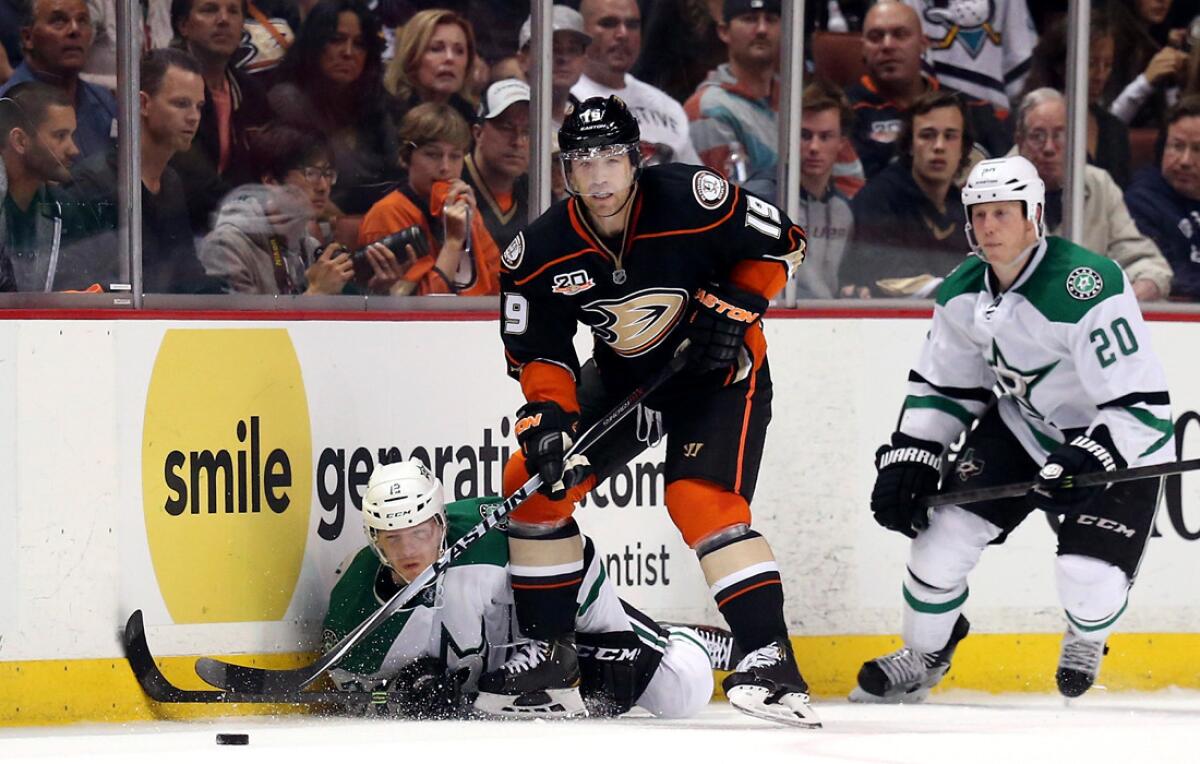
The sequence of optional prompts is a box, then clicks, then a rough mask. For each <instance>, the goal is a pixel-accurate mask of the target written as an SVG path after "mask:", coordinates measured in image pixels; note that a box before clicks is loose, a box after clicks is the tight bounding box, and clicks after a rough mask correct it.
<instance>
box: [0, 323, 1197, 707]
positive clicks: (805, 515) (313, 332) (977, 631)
mask: <svg viewBox="0 0 1200 764" xmlns="http://www.w3.org/2000/svg"><path fill="white" fill-rule="evenodd" d="M141 315H144V314H140V315H139V314H133V315H127V316H122V318H121V319H119V320H114V319H107V318H106V319H96V320H58V319H53V318H42V319H39V320H26V319H12V320H6V321H3V322H0V406H2V407H3V408H4V413H3V416H2V417H0V421H2V422H4V423H5V424H4V426H3V427H2V428H0V723H15V724H30V723H38V722H51V721H72V720H78V719H103V718H111V719H134V718H151V717H153V716H155V715H158V714H160V713H163V711H162V709H159V708H152V707H150V705H149V704H147V703H146V702H145V701H144V699H143V698H142V696H141V693H140V691H139V690H138V688H137V686H136V684H135V683H134V682H133V679H132V676H131V675H130V674H129V671H128V668H127V666H126V665H125V663H124V661H123V660H122V659H120V655H121V649H120V644H119V641H118V640H119V637H118V631H119V629H120V627H121V626H122V625H123V624H124V622H125V619H126V618H127V617H128V615H129V613H130V612H131V611H132V610H133V609H135V608H142V609H143V610H144V611H145V613H146V623H147V624H148V636H149V641H150V644H151V646H152V648H153V649H154V650H155V652H156V653H157V654H159V655H163V656H195V655H200V654H246V659H247V661H250V660H255V661H267V662H271V663H272V664H273V665H294V664H295V663H296V662H297V661H299V660H302V659H303V656H304V654H305V652H306V651H309V650H312V649H313V648H314V646H315V645H316V641H317V638H318V637H319V633H320V627H319V624H320V620H321V618H322V616H323V615H324V606H325V596H326V593H327V592H328V589H329V587H330V585H331V583H332V577H333V571H334V569H335V567H336V566H337V565H338V563H339V562H340V561H341V560H342V559H343V558H345V557H346V556H347V555H348V554H351V553H353V552H354V551H355V550H357V549H358V548H359V547H361V545H362V544H363V536H362V534H361V530H360V524H359V521H358V519H357V515H356V513H357V507H356V502H357V499H358V495H359V493H360V492H361V490H362V487H363V486H364V485H365V483H366V479H367V476H368V475H369V474H370V470H371V468H372V467H373V466H374V464H376V463H378V461H379V460H380V459H381V455H389V454H390V455H391V456H394V455H395V454H397V453H398V454H399V455H400V456H402V457H405V458H410V457H417V458H422V459H424V460H426V461H427V462H428V463H429V464H430V465H431V467H432V468H433V469H434V470H435V471H436V472H437V473H438V474H439V475H440V476H441V477H442V479H443V482H444V483H445V485H446V490H447V493H448V494H449V495H454V496H455V497H463V496H468V495H482V494H486V493H495V492H498V491H499V486H500V474H501V469H502V464H503V460H504V459H505V458H506V456H507V454H508V453H509V451H510V450H511V449H512V448H513V447H514V446H515V441H514V439H513V438H512V436H511V415H512V412H513V411H514V410H515V408H516V407H517V406H518V405H519V403H520V393H519V389H518V386H517V385H516V384H515V383H514V382H512V381H511V380H509V379H508V378H507V377H505V375H504V364H503V359H502V356H501V351H500V343H499V340H498V337H497V325H496V322H495V320H494V317H489V318H488V319H487V320H478V319H479V318H480V317H479V316H473V315H469V314H457V315H449V316H446V317H444V318H443V319H442V320H429V319H428V318H427V317H426V318H425V319H423V320H411V319H413V317H412V316H393V317H392V318H404V319H410V320H390V321H385V320H371V321H365V320H336V321H334V320H329V321H315V320H314V321H262V320H252V319H247V320H223V321H213V320H208V319H206V318H205V317H203V316H196V317H192V316H185V315H175V316H172V317H171V318H170V319H156V320H147V319H145V318H142V317H141ZM927 315H928V314H927V313H926V312H922V311H919V310H918V311H913V312H911V313H908V312H900V313H893V314H892V316H891V317H880V316H878V315H876V316H872V317H864V316H856V315H854V314H852V313H846V312H841V313H836V314H834V313H830V314H820V313H813V312H809V313H806V314H793V315H790V316H786V317H781V318H774V319H772V320H770V321H769V323H768V325H767V336H768V341H769V343H770V347H771V355H770V357H771V365H772V374H773V377H774V381H775V396H774V420H773V422H772V425H771V430H770V434H769V436H768V441H767V448H766V454H765V456H764V461H763V467H762V472H761V474H760V477H759V484H758V490H757V494H756V497H755V501H754V515H755V525H756V527H757V528H758V529H759V530H761V531H762V532H763V533H764V534H765V535H766V536H767V538H768V539H769V540H770V541H771V543H772V546H773V548H774V550H775V553H776V556H777V557H778V559H779V563H780V567H781V569H782V570H783V574H784V581H785V586H786V590H787V597H788V606H787V615H788V619H789V624H790V627H791V630H792V633H793V634H794V635H795V639H796V641H797V648H798V654H799V656H800V659H801V665H802V668H803V669H804V671H805V674H806V676H807V677H808V678H809V681H810V682H811V684H812V685H813V687H814V690H815V692H816V693H817V694H838V693H843V692H845V691H846V690H848V689H849V687H850V686H851V683H852V682H853V677H854V674H855V672H856V671H857V669H858V666H859V665H860V663H861V661H862V660H863V659H865V658H867V657H871V656H872V655H875V654H878V653H879V652H883V651H885V650H890V649H892V648H893V646H894V645H895V637H894V636H893V635H894V634H895V633H896V632H897V631H898V630H899V620H900V611H899V601H900V575H901V573H902V571H903V566H904V560H905V552H906V540H905V539H903V538H902V537H900V536H898V535H896V534H889V533H887V532H885V531H883V530H881V529H880V528H878V527H877V526H876V525H875V524H874V522H873V521H872V519H871V517H870V513H869V511H868V509H867V498H868V495H869V491H870V486H871V482H872V479H873V474H874V470H873V467H872V463H871V459H872V455H873V453H874V450H875V448H876V446H877V445H878V444H879V443H880V442H882V441H883V440H884V439H885V438H886V437H887V435H888V434H889V433H890V431H891V430H892V428H893V426H894V423H895V419H896V415H897V412H898V410H899V406H900V403H901V400H902V398H903V395H904V380H905V378H906V375H907V371H908V368H909V365H910V364H911V362H912V360H913V359H914V358H915V355H916V352H917V350H918V348H919V346H920V343H921V340H922V338H923V336H924V333H925V331H926V328H927V323H928V319H927ZM135 316H136V318H135ZM1156 318H1157V319H1161V320H1155V321H1153V323H1152V336H1153V341H1154V344H1155V348H1156V350H1157V351H1158V353H1159V355H1160V356H1161V357H1162V359H1163V362H1164V364H1165V366H1166V369H1167V375H1168V379H1169V380H1170V383H1171V394H1172V403H1173V411H1174V415H1175V417H1176V423H1177V430H1178V432H1177V445H1178V447H1179V448H1180V449H1181V452H1180V453H1181V455H1182V456H1184V457H1195V456H1197V455H1200V448H1197V447H1196V445H1195V443H1196V442H1197V441H1198V440H1200V427H1196V426H1195V425H1196V424H1197V423H1198V422H1200V417H1198V416H1197V414H1196V412H1197V411H1200V392H1198V391H1197V389H1196V385H1195V383H1194V380H1195V379H1196V372H1197V367H1198V366H1200V362H1198V361H1197V360H1196V353H1195V336H1196V333H1197V331H1198V330H1200V327H1197V326H1196V325H1195V324H1194V323H1192V322H1189V321H1188V320H1186V319H1189V318H1194V316H1188V315H1163V316H1157V317H1156ZM588 342H590V339H589V338H587V337H584V336H583V335H582V334H581V335H580V336H579V337H578V346H579V348H580V350H581V352H586V349H587V344H588ZM389 458H390V457H389ZM661 458H662V446H661V445H660V446H659V447H658V448H657V449H654V450H651V451H648V452H647V453H646V454H644V455H643V456H642V457H641V458H640V459H639V460H638V461H637V462H635V463H633V464H631V465H629V467H628V468H627V469H625V470H623V471H622V472H621V473H619V474H618V475H617V476H616V477H615V478H614V479H613V480H612V481H610V482H609V483H608V484H606V485H604V486H602V487H601V488H600V489H599V490H598V491H597V492H596V493H595V494H593V496H591V497H589V500H588V502H587V505H586V506H585V507H584V508H583V509H582V510H581V511H580V513H579V515H578V518H579V520H580V524H581V526H582V527H583V529H584V531H585V532H586V533H588V534H590V535H591V536H592V537H593V538H594V539H595V540H596V542H597V544H598V547H599V549H600V550H601V553H602V555H604V557H605V563H606V569H607V571H608V573H609V575H610V576H611V577H612V579H613V580H614V581H615V582H616V583H617V585H618V586H619V587H620V589H621V591H622V593H623V596H625V597H626V598H627V599H629V600H630V601H631V602H633V603H634V604H636V605H638V606H639V607H642V608H643V609H645V610H646V611H647V612H649V613H651V614H652V615H654V616H656V617H658V618H660V619H664V620H676V621H690V622H718V623H719V622H720V620H719V615H718V614H717V612H716V609H715V607H714V606H713V605H712V604H711V599H710V598H709V596H708V593H707V590H706V586H705V584H704V581H703V579H702V577H701V575H700V572H699V568H698V566H697V564H696V563H695V561H694V556H693V555H692V554H691V552H690V551H689V550H688V549H687V548H686V547H685V545H684V544H683V543H682V541H681V540H680V538H679V535H678V533H677V531H676V530H675V529H674V527H673V526H672V525H671V523H670V520H669V518H668V517H667V514H666V511H665V507H664V505H663V482H662V481H663V478H662V469H661ZM214 476H215V477H214ZM1167 493H1168V498H1167V501H1165V502H1164V504H1163V506H1162V507H1161V509H1160V512H1159V516H1158V519H1157V522H1156V535H1155V537H1154V538H1153V539H1152V541H1151V543H1150V548H1149V552H1148V554H1147V557H1146V560H1145V562H1144V564H1143V566H1142V569H1141V573H1140V575H1139V580H1138V583H1137V586H1136V587H1135V589H1134V591H1133V596H1132V599H1131V604H1130V607H1129V609H1128V611H1127V612H1126V614H1125V616H1124V618H1123V620H1122V623H1121V626H1120V630H1121V631H1122V632H1123V634H1121V635H1120V636H1118V637H1115V638H1114V639H1113V642H1112V652H1111V653H1110V655H1109V658H1108V659H1107V662H1106V663H1105V668H1104V672H1103V674H1102V679H1101V681H1102V683H1104V684H1106V685H1107V686H1109V687H1110V688H1137V689H1154V688H1159V687H1166V686H1170V685H1179V686H1189V687H1196V686H1200V669H1197V667H1196V664H1195V661H1194V660H1193V659H1192V656H1194V655H1197V654H1200V636H1198V634H1200V598H1197V597H1196V595H1195V585H1194V582H1195V581H1196V580H1197V577H1198V574H1200V556H1198V555H1197V552H1198V551H1200V546H1198V545H1197V540H1198V539H1200V478H1191V477H1188V478H1183V479H1175V480H1174V481H1172V483H1171V484H1170V485H1169V486H1168V492H1167ZM1053 554H1054V536H1053V532H1052V531H1051V529H1050V528H1049V526H1048V524H1047V522H1046V521H1045V519H1044V518H1043V517H1041V516H1036V515H1035V516H1031V517H1030V518H1029V520H1028V521H1027V522H1026V523H1025V525H1023V526H1022V527H1021V529H1019V530H1018V531H1017V532H1016V533H1014V534H1013V535H1012V537H1011V538H1010V539H1009V541H1008V542H1007V543H1006V544H1005V545H1004V546H1003V547H998V548H994V549H991V550H989V552H988V553H987V554H986V555H985V556H984V560H983V562H982V563H981V565H980V567H979V569H978V570H977V571H976V572H975V574H974V575H973V576H972V579H971V598H970V600H969V602H968V605H967V612H968V614H969V616H970V618H971V620H972V623H973V626H974V633H973V635H972V637H971V639H969V640H967V641H966V642H965V643H964V644H963V647H962V649H961V650H960V653H959V657H958V658H957V659H956V663H955V668H954V672H953V674H952V676H951V678H950V684H952V685H953V686H957V687H965V688H973V689H985V690H991V691H1013V690H1039V691H1040V690H1047V689H1049V688H1051V687H1052V683H1053V679H1052V673H1053V666H1054V663H1055V660H1056V657H1057V649H1058V648H1057V645H1058V634H1059V633H1060V632H1061V630H1062V628H1063V619H1062V614H1061V610H1060V609H1059V607H1058V605H1057V602H1056V597H1055V591H1054V579H1053V564H1052V563H1053ZM167 673H168V675H169V676H171V677H172V678H175V679H177V680H178V681H179V683H180V684H184V685H187V684H189V682H188V681H187V678H188V676H189V675H190V674H191V660H190V659H189V658H186V657H181V658H177V659H176V658H173V659H170V660H169V661H168V662H167ZM190 685H191V686H200V685H198V684H197V683H196V681H195V680H194V678H193V679H192V681H191V682H190ZM169 713H175V714H179V713H195V711H194V710H191V711H184V712H178V711H172V712H169Z"/></svg>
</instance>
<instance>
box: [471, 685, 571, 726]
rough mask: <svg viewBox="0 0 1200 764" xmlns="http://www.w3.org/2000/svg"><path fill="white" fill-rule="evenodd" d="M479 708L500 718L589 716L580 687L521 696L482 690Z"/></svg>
mask: <svg viewBox="0 0 1200 764" xmlns="http://www.w3.org/2000/svg"><path fill="white" fill-rule="evenodd" d="M475 711H476V712H477V713H480V714H483V715H485V716H491V717H496V718H500V719H574V718H579V717H584V716H587V708H585V707H584V705H583V697H582V696H581V695H580V694H579V688H578V687H568V688H565V689H559V690H537V691H534V692H526V693H522V694H520V695H497V694H494V693H490V692H481V693H479V695H478V696H477V697H476V698H475Z"/></svg>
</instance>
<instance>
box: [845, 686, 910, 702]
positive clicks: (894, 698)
mask: <svg viewBox="0 0 1200 764" xmlns="http://www.w3.org/2000/svg"><path fill="white" fill-rule="evenodd" d="M928 697H929V688H928V687H918V688H917V689H915V690H911V691H909V692H899V693H896V694H895V695H872V694H871V693H869V692H867V691H866V690H864V689H863V688H861V687H858V686H857V685H856V686H855V687H854V689H853V690H851V691H850V697H849V698H847V700H849V701H850V702H851V703H875V704H879V705H899V704H901V703H923V702H925V699H926V698H928Z"/></svg>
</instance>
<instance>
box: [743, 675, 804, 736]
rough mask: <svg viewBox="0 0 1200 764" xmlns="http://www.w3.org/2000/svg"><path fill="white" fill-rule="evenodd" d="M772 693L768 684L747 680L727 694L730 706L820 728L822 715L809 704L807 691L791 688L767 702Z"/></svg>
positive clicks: (764, 716) (756, 714)
mask: <svg viewBox="0 0 1200 764" xmlns="http://www.w3.org/2000/svg"><path fill="white" fill-rule="evenodd" d="M771 694H772V691H771V689H770V688H768V687H761V686H758V685H752V684H748V685H741V686H740V687H733V688H731V689H730V690H729V691H728V692H726V693H725V696H726V697H728V698H729V704H730V705H731V706H733V707H734V708H736V709H737V710H739V711H741V712H742V713H744V714H749V715H750V716H753V717H755V718H758V719H766V720H767V721H769V722H778V723H779V724H788V725H791V726H793V727H803V728H805V729H820V727H821V719H820V718H819V717H818V716H817V712H816V711H813V710H812V706H810V705H808V695H805V694H804V693H802V692H789V693H786V694H784V695H783V696H781V697H780V698H779V700H777V701H775V702H767V699H768V698H769V697H770V696H771Z"/></svg>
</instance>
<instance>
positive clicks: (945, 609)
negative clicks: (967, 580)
mask: <svg viewBox="0 0 1200 764" xmlns="http://www.w3.org/2000/svg"><path fill="white" fill-rule="evenodd" d="M901 588H903V589H904V601H905V602H907V603H908V606H909V607H911V608H912V609H913V610H915V611H917V612H918V613H930V614H933V615H937V614H938V613H949V612H950V611H952V610H955V609H957V608H960V607H962V605H963V603H964V602H966V601H967V595H968V594H970V593H971V590H970V589H967V590H966V591H964V592H963V593H962V594H961V595H959V596H957V597H955V598H954V599H952V600H950V601H949V602H922V601H921V600H919V599H917V598H916V597H914V596H913V594H912V592H910V591H909V590H908V587H907V586H902V587H901Z"/></svg>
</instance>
